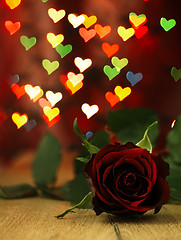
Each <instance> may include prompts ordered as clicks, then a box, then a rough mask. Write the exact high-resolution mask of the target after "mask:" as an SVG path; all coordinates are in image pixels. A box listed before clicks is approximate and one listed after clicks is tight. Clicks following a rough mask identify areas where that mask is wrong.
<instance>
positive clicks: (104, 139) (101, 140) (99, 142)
mask: <svg viewBox="0 0 181 240" xmlns="http://www.w3.org/2000/svg"><path fill="white" fill-rule="evenodd" d="M90 142H91V144H93V145H94V146H96V147H98V148H99V149H101V148H102V147H103V146H105V145H107V144H109V143H110V141H109V136H108V134H107V133H106V132H105V131H99V132H96V133H94V134H93V136H92V138H91V140H90Z"/></svg>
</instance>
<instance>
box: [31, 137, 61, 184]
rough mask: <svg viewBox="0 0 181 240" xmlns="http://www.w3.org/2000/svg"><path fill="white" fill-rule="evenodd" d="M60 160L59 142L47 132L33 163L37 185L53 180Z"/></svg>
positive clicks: (52, 181)
mask: <svg viewBox="0 0 181 240" xmlns="http://www.w3.org/2000/svg"><path fill="white" fill-rule="evenodd" d="M60 162H61V156H60V145H59V142H58V140H57V138H56V137H55V136H54V135H52V134H50V133H48V134H47V135H46V136H45V137H44V138H43V139H42V141H41V143H40V146H39V148H38V150H37V152H36V155H35V160H34V163H33V177H34V181H35V183H36V185H37V186H38V187H45V186H47V185H48V184H53V183H54V182H55V180H56V173H57V169H58V166H59V164H60Z"/></svg>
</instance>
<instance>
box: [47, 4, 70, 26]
mask: <svg viewBox="0 0 181 240" xmlns="http://www.w3.org/2000/svg"><path fill="white" fill-rule="evenodd" d="M65 14H66V13H65V10H63V9H61V10H59V11H57V10H56V9H54V8H49V9H48V15H49V17H50V18H51V19H52V20H53V21H54V23H57V22H58V21H60V20H61V19H62V18H63V17H65Z"/></svg>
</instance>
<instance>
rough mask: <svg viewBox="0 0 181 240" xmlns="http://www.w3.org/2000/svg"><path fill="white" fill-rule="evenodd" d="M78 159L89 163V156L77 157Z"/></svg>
mask: <svg viewBox="0 0 181 240" xmlns="http://www.w3.org/2000/svg"><path fill="white" fill-rule="evenodd" d="M76 159H77V160H79V161H81V162H83V163H87V162H88V161H89V159H88V158H84V157H77V158H76Z"/></svg>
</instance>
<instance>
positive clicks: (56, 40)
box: [47, 33, 64, 48]
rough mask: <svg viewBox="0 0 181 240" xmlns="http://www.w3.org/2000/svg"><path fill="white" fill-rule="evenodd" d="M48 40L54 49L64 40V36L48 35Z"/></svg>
mask: <svg viewBox="0 0 181 240" xmlns="http://www.w3.org/2000/svg"><path fill="white" fill-rule="evenodd" d="M47 40H48V42H49V43H50V44H51V45H52V47H53V48H55V47H56V46H58V45H59V44H60V43H61V42H63V40H64V35H63V34H58V35H55V34H54V33H47Z"/></svg>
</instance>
